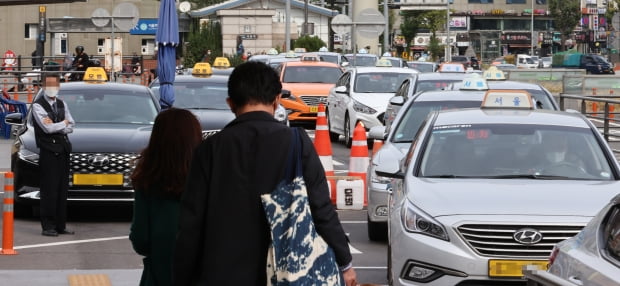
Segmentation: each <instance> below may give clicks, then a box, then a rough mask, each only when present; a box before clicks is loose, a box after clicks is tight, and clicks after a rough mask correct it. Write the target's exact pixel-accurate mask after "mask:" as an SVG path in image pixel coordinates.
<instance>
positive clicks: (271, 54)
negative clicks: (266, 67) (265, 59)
mask: <svg viewBox="0 0 620 286" xmlns="http://www.w3.org/2000/svg"><path fill="white" fill-rule="evenodd" d="M267 54H268V55H270V56H275V55H277V54H279V53H278V50H276V49H274V48H271V49H269V51H267Z"/></svg>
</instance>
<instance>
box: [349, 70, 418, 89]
mask: <svg viewBox="0 0 620 286" xmlns="http://www.w3.org/2000/svg"><path fill="white" fill-rule="evenodd" d="M409 76H411V74H409V73H362V74H357V76H356V77H355V89H354V91H355V92H359V93H365V92H366V93H388V92H396V90H397V89H398V87H399V86H400V84H401V83H402V82H403V81H404V80H405V79H406V78H407V77H409Z"/></svg>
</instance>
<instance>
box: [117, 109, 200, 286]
mask: <svg viewBox="0 0 620 286" xmlns="http://www.w3.org/2000/svg"><path fill="white" fill-rule="evenodd" d="M201 133H202V131H201V127H200V123H199V122H198V119H196V116H194V114H192V113H191V112H190V111H188V110H186V109H179V108H169V109H166V110H164V111H162V112H161V113H159V115H157V118H155V124H154V125H153V132H152V133H151V138H150V141H149V145H148V146H147V147H146V148H145V149H144V150H143V151H142V152H141V154H140V156H139V157H138V159H137V164H136V169H135V170H134V172H133V174H132V175H131V181H132V185H133V186H134V188H135V190H136V191H135V200H134V209H133V220H132V223H131V232H130V234H129V239H130V240H131V244H132V246H133V249H134V250H135V251H136V253H138V254H140V255H143V256H144V259H143V264H144V270H143V271H142V278H141V279H140V285H141V286H144V285H172V250H173V248H174V242H175V239H176V234H177V228H178V221H179V205H180V203H179V198H180V196H181V194H182V193H183V189H184V187H185V178H186V176H187V172H188V169H189V165H190V160H191V158H192V151H193V150H194V148H195V147H196V146H198V144H200V142H201V140H202V135H201Z"/></svg>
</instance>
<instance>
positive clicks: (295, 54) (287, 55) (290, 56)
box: [284, 51, 297, 58]
mask: <svg viewBox="0 0 620 286" xmlns="http://www.w3.org/2000/svg"><path fill="white" fill-rule="evenodd" d="M284 57H285V58H296V57H297V53H295V51H288V52H287V53H286V55H285V56H284Z"/></svg>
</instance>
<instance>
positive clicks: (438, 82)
mask: <svg viewBox="0 0 620 286" xmlns="http://www.w3.org/2000/svg"><path fill="white" fill-rule="evenodd" d="M460 81H462V80H461V79H434V80H417V81H416V84H415V90H414V92H413V93H418V92H420V91H430V90H442V89H445V88H447V87H448V86H449V85H450V84H451V83H454V82H460Z"/></svg>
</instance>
